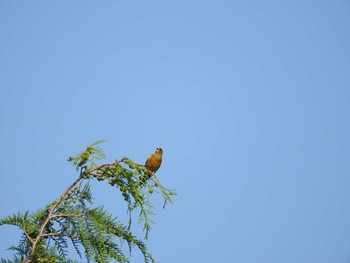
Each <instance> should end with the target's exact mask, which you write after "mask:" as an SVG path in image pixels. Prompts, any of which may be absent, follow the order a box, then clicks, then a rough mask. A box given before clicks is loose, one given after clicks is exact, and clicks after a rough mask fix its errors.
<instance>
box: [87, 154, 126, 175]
mask: <svg viewBox="0 0 350 263" xmlns="http://www.w3.org/2000/svg"><path fill="white" fill-rule="evenodd" d="M126 159H127V158H126V157H123V158H121V159H120V160H118V161H115V162H113V163H105V164H102V165H100V166H96V167H95V168H93V169H91V170H89V174H90V175H91V173H92V172H94V171H97V170H98V169H101V168H105V167H108V166H116V165H117V164H119V163H122V162H124V161H125V160H126Z"/></svg>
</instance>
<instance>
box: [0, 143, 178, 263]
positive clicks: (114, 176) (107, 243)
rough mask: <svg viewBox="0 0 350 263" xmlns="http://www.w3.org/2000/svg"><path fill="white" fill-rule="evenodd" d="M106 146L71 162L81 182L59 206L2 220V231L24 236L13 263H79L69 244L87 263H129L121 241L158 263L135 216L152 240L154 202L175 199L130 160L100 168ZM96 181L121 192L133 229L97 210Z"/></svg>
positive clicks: (94, 147) (89, 149)
mask: <svg viewBox="0 0 350 263" xmlns="http://www.w3.org/2000/svg"><path fill="white" fill-rule="evenodd" d="M101 142H102V141H99V142H96V143H94V144H92V145H90V146H88V147H87V149H86V150H85V151H81V152H79V153H78V154H77V156H75V157H69V158H68V161H70V162H72V163H73V165H74V166H75V167H76V169H77V171H79V176H78V178H77V179H76V180H75V181H74V182H73V183H72V184H71V185H70V186H69V187H68V188H67V189H66V190H65V191H64V192H63V194H62V195H61V196H60V197H59V198H58V199H57V200H55V201H54V202H52V203H51V204H49V205H47V206H46V207H45V208H44V209H39V210H37V211H36V212H34V213H31V214H30V213H29V212H28V211H26V212H25V213H23V214H21V213H18V214H16V215H13V216H8V217H5V218H3V219H1V220H0V225H5V224H8V225H14V226H17V227H19V228H21V229H22V231H23V235H22V238H21V240H20V244H19V245H18V246H17V247H14V246H12V247H10V248H9V249H12V250H14V251H15V252H16V254H15V259H14V261H8V262H27V263H31V262H74V261H73V260H71V259H69V258H68V247H69V245H68V244H69V243H70V244H71V245H73V247H74V249H75V251H76V253H77V254H78V255H79V256H80V258H82V257H83V255H84V256H85V258H86V260H87V262H91V261H92V262H110V261H111V260H115V261H117V262H129V258H128V257H127V256H126V255H125V253H124V252H123V250H122V249H121V246H120V244H118V243H116V241H115V238H116V237H118V238H119V239H120V240H121V242H122V243H127V244H128V246H129V250H130V252H131V249H132V248H133V247H137V248H138V249H139V250H140V251H141V253H142V254H143V256H144V260H145V262H155V260H154V259H153V257H152V255H151V254H150V252H149V251H148V250H147V248H146V245H145V244H144V243H143V241H141V240H140V239H138V238H137V237H136V236H134V235H133V234H132V232H131V230H130V229H131V224H132V214H133V213H132V212H133V211H139V218H138V219H139V222H142V223H143V229H144V231H145V239H147V238H148V234H149V231H150V230H151V225H152V223H153V221H152V220H151V219H150V217H151V216H152V215H154V207H153V205H152V203H151V201H150V196H151V195H152V194H154V193H161V195H162V197H163V199H164V205H163V207H165V205H166V204H167V202H170V203H172V200H171V197H172V196H174V195H176V193H175V191H173V190H169V189H167V188H165V187H164V186H163V185H162V184H161V183H160V182H159V180H158V179H157V178H156V177H155V176H153V177H151V178H150V179H149V175H150V171H148V170H147V169H146V168H145V167H144V166H143V165H140V164H136V163H134V162H133V161H131V160H130V159H129V158H127V157H123V158H121V159H120V160H116V161H115V162H112V163H106V164H102V165H97V164H96V160H102V159H104V158H105V157H106V156H105V154H104V152H103V150H102V149H101V148H99V147H98V146H97V145H98V144H99V143H101ZM92 179H96V180H98V181H106V182H107V183H108V184H109V185H111V186H112V187H114V188H118V189H119V190H120V193H121V195H122V197H123V198H124V200H125V201H126V202H127V205H128V210H127V211H128V213H129V224H128V225H124V224H121V223H120V222H118V221H117V220H116V218H113V217H112V215H111V214H109V213H108V212H107V211H106V210H104V209H103V207H95V208H93V207H92V204H93V203H92V193H91V189H90V185H89V181H90V180H92ZM82 251H83V252H82ZM6 262H7V261H6Z"/></svg>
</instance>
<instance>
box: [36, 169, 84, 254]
mask: <svg viewBox="0 0 350 263" xmlns="http://www.w3.org/2000/svg"><path fill="white" fill-rule="evenodd" d="M81 179H83V177H82V172H80V176H79V177H78V179H77V180H75V181H74V183H73V184H71V185H70V186H69V187H68V188H67V190H66V191H64V193H63V194H62V195H61V196H60V198H58V200H57V202H56V203H55V204H54V205H53V206H52V207H51V209H50V211H49V213H48V215H47V218H46V220H45V222H44V223H43V224H42V226H41V228H40V232H39V234H38V236H37V237H36V239H35V240H34V242H33V243H32V251H31V253H30V254H33V253H34V251H35V248H36V246H37V244H38V243H39V242H40V240H41V239H42V237H43V235H45V234H44V230H45V228H46V226H47V224H48V223H49V222H50V220H51V219H52V214H53V212H54V210H55V209H56V207H57V206H58V205H59V204H60V203H61V202H62V201H63V200H64V197H65V196H66V195H67V194H68V193H69V191H70V190H71V189H72V188H73V187H74V186H75V185H76V184H77V183H79V181H80V180H81Z"/></svg>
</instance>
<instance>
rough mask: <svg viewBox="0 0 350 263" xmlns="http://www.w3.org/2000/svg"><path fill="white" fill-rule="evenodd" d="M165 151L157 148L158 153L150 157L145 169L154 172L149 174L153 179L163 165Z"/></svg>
mask: <svg viewBox="0 0 350 263" xmlns="http://www.w3.org/2000/svg"><path fill="white" fill-rule="evenodd" d="M162 157H163V150H162V148H160V147H157V149H156V152H155V153H153V154H151V155H150V156H148V158H147V160H146V163H145V167H146V168H147V170H148V171H150V172H152V173H151V174H149V177H151V176H152V175H153V174H154V173H155V172H157V171H158V169H159V167H160V165H161V164H162Z"/></svg>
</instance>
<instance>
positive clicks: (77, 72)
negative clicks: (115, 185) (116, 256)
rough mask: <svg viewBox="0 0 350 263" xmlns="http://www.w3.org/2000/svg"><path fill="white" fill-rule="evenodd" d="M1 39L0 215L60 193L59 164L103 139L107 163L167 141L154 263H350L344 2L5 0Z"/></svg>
mask: <svg viewBox="0 0 350 263" xmlns="http://www.w3.org/2000/svg"><path fill="white" fill-rule="evenodd" d="M0 37H1V41H0V89H1V104H0V114H1V115H0V121H1V129H0V147H1V153H0V164H1V178H2V182H1V184H0V200H1V201H0V202H1V203H0V204H1V209H0V217H4V216H7V215H10V214H13V213H16V212H19V211H24V210H26V209H28V210H31V211H33V210H35V209H37V208H40V207H42V206H44V205H45V204H47V203H48V202H50V201H52V200H53V199H55V198H56V197H57V196H59V195H60V194H61V193H62V192H63V191H64V189H65V188H66V187H67V186H68V185H69V183H70V182H72V180H74V178H75V176H76V174H75V170H74V168H73V167H72V166H71V164H70V163H67V162H66V161H65V160H66V158H67V157H68V156H69V155H72V154H75V153H77V152H78V151H79V150H82V149H84V148H85V147H86V146H87V145H88V144H90V143H92V142H94V141H96V140H99V139H106V140H108V142H107V143H105V144H104V145H103V147H104V149H105V151H106V154H107V156H108V160H107V161H113V160H114V159H115V158H120V157H121V156H128V157H130V158H132V159H133V160H134V161H135V162H139V163H143V162H144V161H145V159H146V158H147V156H148V155H149V154H150V153H152V152H153V151H154V150H155V148H156V147H157V146H160V147H162V148H163V150H164V162H163V165H162V167H161V168H160V170H159V171H158V178H159V179H160V180H161V181H162V183H163V184H164V185H165V186H167V187H169V188H173V189H176V190H177V192H178V196H177V197H176V198H175V199H174V205H172V206H169V207H167V208H166V209H165V210H163V209H162V208H161V206H160V205H159V206H158V207H157V216H156V217H155V218H154V219H155V221H156V222H157V224H156V225H154V227H153V231H152V232H151V233H150V239H149V240H148V241H147V244H148V247H149V249H150V250H151V252H152V253H153V255H154V257H155V258H156V259H157V260H158V262H161V263H162V262H166V263H178V262H204V263H209V262H239V263H251V262H252V263H255V262H259V263H280V262H284V263H295V262H298V263H310V262H317V263H335V262H336V263H338V262H339V263H348V262H350V191H349V186H350V136H349V135H350V2H349V1H348V0H335V1H326V0H320V1H272V0H268V1H226V0H220V1H209V0H204V1H181V0H180V1H126V0H113V1H108V0H107V1H5V0H0ZM94 186H96V188H94V189H95V191H94V194H95V197H96V202H97V204H102V205H104V206H105V207H106V208H108V209H110V210H111V211H112V212H113V214H114V215H116V216H120V218H121V220H123V219H124V214H125V211H126V210H125V207H123V204H122V202H121V201H119V193H118V192H117V191H114V189H112V188H110V187H108V186H100V185H95V184H94ZM135 231H136V233H139V229H138V228H136V229H135ZM19 233H20V232H19V231H18V230H16V229H15V228H11V227H1V228H0V237H1V238H0V256H2V257H8V256H9V255H11V253H10V252H8V251H6V248H7V247H9V246H10V245H12V244H16V243H17V241H18V238H19ZM139 234H140V233H139ZM132 262H141V258H140V255H139V253H138V252H136V251H135V253H133V255H132Z"/></svg>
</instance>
